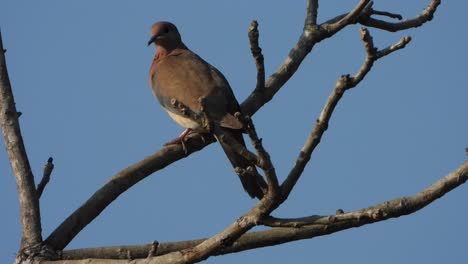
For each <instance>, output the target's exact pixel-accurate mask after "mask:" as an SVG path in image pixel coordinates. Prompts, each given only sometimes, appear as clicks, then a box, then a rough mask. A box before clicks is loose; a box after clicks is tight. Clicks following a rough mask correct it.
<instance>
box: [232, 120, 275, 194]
mask: <svg viewBox="0 0 468 264" xmlns="http://www.w3.org/2000/svg"><path fill="white" fill-rule="evenodd" d="M236 117H237V118H239V119H241V122H242V123H243V124H245V129H246V130H247V133H248V135H249V137H250V140H251V141H252V145H253V146H254V148H255V150H256V151H257V155H258V156H259V157H260V160H261V164H262V165H263V166H262V167H261V168H262V170H263V171H264V172H265V177H266V178H267V183H268V193H269V194H270V195H271V196H270V197H269V198H270V199H275V200H276V199H277V198H278V197H277V196H278V194H279V183H278V177H277V175H276V170H275V167H274V166H273V162H272V161H271V158H270V154H269V153H268V152H267V151H266V149H265V148H264V147H263V144H262V139H261V138H259V137H258V135H257V131H256V129H255V126H254V124H253V122H252V119H251V118H249V117H245V116H244V117H243V116H242V115H241V113H236Z"/></svg>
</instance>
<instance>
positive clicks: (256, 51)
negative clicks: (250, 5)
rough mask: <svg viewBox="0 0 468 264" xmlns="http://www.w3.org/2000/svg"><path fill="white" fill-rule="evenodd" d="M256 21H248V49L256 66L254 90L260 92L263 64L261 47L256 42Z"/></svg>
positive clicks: (263, 75) (262, 87)
mask: <svg viewBox="0 0 468 264" xmlns="http://www.w3.org/2000/svg"><path fill="white" fill-rule="evenodd" d="M258 36H259V33H258V22H257V21H256V20H253V21H252V23H250V28H249V41H250V51H251V52H252V56H253V57H254V60H255V66H256V67H257V85H256V87H255V90H254V92H257V93H261V91H262V90H263V89H265V64H264V59H263V54H262V49H261V48H260V46H259V44H258Z"/></svg>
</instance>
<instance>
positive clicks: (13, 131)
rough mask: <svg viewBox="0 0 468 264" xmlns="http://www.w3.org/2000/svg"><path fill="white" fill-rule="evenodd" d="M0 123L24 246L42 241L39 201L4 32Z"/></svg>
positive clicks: (1, 63)
mask: <svg viewBox="0 0 468 264" xmlns="http://www.w3.org/2000/svg"><path fill="white" fill-rule="evenodd" d="M0 51H2V52H0V125H1V127H2V132H3V138H4V140H5V146H6V149H7V152H8V156H9V159H10V164H11V168H12V169H13V174H14V176H15V178H16V188H17V191H18V196H19V204H20V209H21V249H22V250H23V249H25V248H27V247H32V246H35V245H37V244H38V243H41V242H42V235H41V216H40V211H39V200H38V198H37V196H36V188H35V184H34V176H33V174H32V171H31V166H30V164H29V160H28V156H27V154H26V150H25V147H24V143H23V138H22V136H21V130H20V125H19V120H18V112H17V111H16V107H15V101H14V98H13V92H12V90H11V84H10V79H9V77H8V71H7V66H6V61H5V53H4V52H5V50H4V49H3V43H2V37H1V33H0Z"/></svg>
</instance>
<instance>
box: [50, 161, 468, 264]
mask: <svg viewBox="0 0 468 264" xmlns="http://www.w3.org/2000/svg"><path fill="white" fill-rule="evenodd" d="M467 180H468V162H464V163H463V164H462V165H461V166H460V167H458V168H457V169H456V170H454V171H453V172H451V173H449V174H448V175H447V176H445V177H443V178H441V179H440V180H438V181H437V182H435V183H434V184H432V185H431V186H429V187H428V188H426V189H424V190H422V191H421V192H419V193H417V194H416V195H414V196H409V197H403V198H398V199H394V200H390V201H386V202H383V203H380V204H377V205H374V206H371V207H368V208H364V209H361V210H357V211H353V212H349V213H345V214H340V215H331V216H322V217H321V216H311V217H309V219H302V220H303V222H305V223H302V226H301V227H300V228H297V227H282V228H273V229H270V230H266V231H259V232H251V233H247V234H244V235H242V236H241V237H240V238H239V239H238V240H237V241H236V242H235V243H234V244H232V245H231V246H228V247H226V248H224V249H222V250H220V251H217V252H215V255H224V254H229V253H234V252H240V251H245V250H250V249H255V248H260V247H267V246H274V245H279V244H283V243H288V242H291V241H297V240H302V239H311V238H314V237H318V236H323V235H327V234H331V233H335V232H338V231H342V230H345V229H349V228H353V227H359V226H362V225H366V224H371V223H375V222H380V221H384V220H387V219H389V218H396V217H400V216H403V215H408V214H411V213H414V212H416V211H418V210H420V209H422V208H424V207H426V206H427V205H429V204H431V203H432V202H434V201H435V200H437V199H438V198H441V197H442V196H444V195H445V194H447V193H449V192H450V191H451V190H453V189H455V188H457V187H459V186H460V185H462V184H464V183H465V182H466V181H467ZM293 220H294V219H293ZM287 221H288V220H287V219H283V224H286V222H287ZM202 241H204V239H197V240H188V241H180V242H169V243H160V244H159V246H158V251H157V255H164V254H167V253H170V252H175V251H180V250H183V249H187V248H191V247H194V246H196V245H198V244H200V243H201V242H202ZM151 246H152V245H151V244H148V245H135V246H115V247H103V248H84V249H74V250H66V251H63V259H65V260H68V261H70V260H73V259H96V258H107V259H114V260H115V259H125V258H126V255H127V254H124V253H126V252H131V255H132V256H133V257H134V258H135V259H139V258H146V257H147V254H148V252H149V251H150V250H151ZM62 263H64V261H55V262H48V264H62ZM67 263H69V264H74V263H75V262H73V261H70V262H67ZM115 263H118V262H115Z"/></svg>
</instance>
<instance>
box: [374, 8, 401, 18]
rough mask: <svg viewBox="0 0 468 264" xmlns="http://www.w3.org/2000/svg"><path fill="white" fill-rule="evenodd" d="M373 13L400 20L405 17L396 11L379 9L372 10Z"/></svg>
mask: <svg viewBox="0 0 468 264" xmlns="http://www.w3.org/2000/svg"><path fill="white" fill-rule="evenodd" d="M371 14H372V15H378V16H386V17H389V18H394V19H398V20H402V19H403V17H402V16H401V15H400V14H395V13H390V12H385V11H378V10H374V9H372V10H371Z"/></svg>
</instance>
